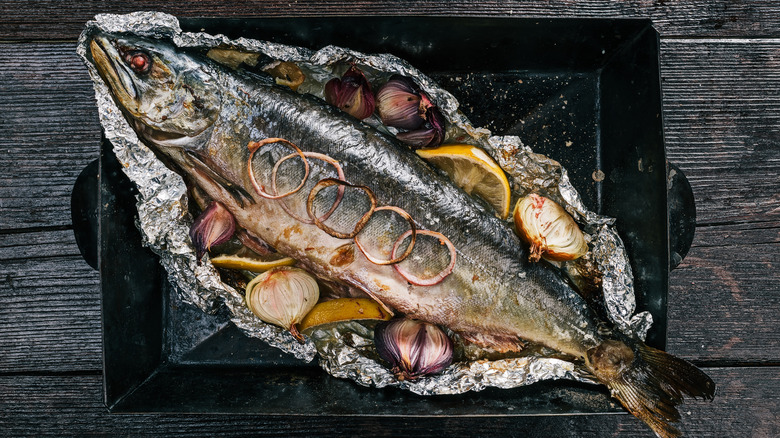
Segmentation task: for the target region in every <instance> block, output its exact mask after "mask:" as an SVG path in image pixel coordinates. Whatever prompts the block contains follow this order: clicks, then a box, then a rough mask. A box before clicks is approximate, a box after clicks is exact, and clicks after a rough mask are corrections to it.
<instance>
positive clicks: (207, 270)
mask: <svg viewBox="0 0 780 438" xmlns="http://www.w3.org/2000/svg"><path fill="white" fill-rule="evenodd" d="M96 30H101V31H104V32H132V33H134V34H138V35H141V36H147V37H154V38H168V39H171V40H172V41H173V42H174V44H176V45H177V46H179V47H197V48H203V49H211V48H215V47H221V48H224V47H229V48H230V50H236V51H241V52H245V53H249V54H261V55H263V56H264V57H268V58H271V59H274V60H277V61H290V62H295V63H296V64H297V65H298V66H299V67H300V68H301V69H302V70H303V71H304V73H305V74H306V81H305V82H304V83H303V84H301V86H300V87H299V88H298V92H301V93H309V94H313V95H316V96H319V97H322V96H323V88H324V84H325V83H326V82H327V81H328V80H329V79H330V78H332V77H334V76H338V75H340V74H341V73H342V72H343V69H344V66H345V65H351V64H353V63H354V64H355V65H356V66H358V67H359V68H360V69H361V70H362V71H363V72H364V73H365V74H366V76H367V77H368V79H369V80H370V81H374V82H376V83H381V82H383V81H384V80H386V79H388V78H389V77H390V76H391V75H393V74H401V75H404V76H408V77H410V78H412V79H414V80H415V82H417V83H418V84H419V85H420V87H421V88H422V89H423V90H424V91H425V92H426V93H427V94H428V95H429V96H430V97H431V99H432V101H433V102H434V103H435V104H436V105H437V106H438V107H439V108H440V109H441V111H442V114H444V116H445V118H446V119H447V122H448V125H447V126H448V128H447V133H446V135H447V137H448V138H459V139H462V138H466V139H467V140H466V142H468V143H471V144H474V145H477V146H480V147H482V148H484V149H485V150H486V151H487V152H488V153H489V154H490V155H491V156H492V157H493V158H494V159H496V161H497V162H498V163H499V164H500V165H501V167H502V168H503V169H504V170H505V171H506V173H507V176H508V177H509V181H510V184H511V186H512V198H513V200H516V199H518V198H519V197H521V196H524V195H526V194H528V193H530V192H537V193H543V194H544V195H545V196H548V197H550V198H552V199H553V200H555V201H556V202H558V203H559V204H561V205H562V206H563V207H564V208H565V209H566V210H567V211H568V212H569V213H570V214H571V215H572V216H573V217H574V218H575V220H576V221H577V222H578V223H579V224H580V226H581V228H582V229H583V230H584V231H585V232H586V235H587V238H588V239H589V242H590V244H591V247H592V251H591V252H590V253H589V255H588V259H587V260H586V261H585V262H586V264H585V265H583V264H579V265H575V264H571V262H567V263H564V264H562V265H561V269H562V270H563V271H564V272H566V273H567V274H568V275H569V276H570V277H572V279H573V280H574V281H575V282H576V281H577V280H578V279H580V280H582V279H583V278H585V280H583V281H587V278H586V277H588V275H589V274H592V272H584V271H589V270H590V271H592V270H593V269H596V270H598V271H600V276H599V281H600V286H601V289H603V299H604V302H605V308H606V309H607V311H608V314H609V317H610V318H611V320H612V322H613V323H615V325H616V326H617V327H619V328H620V329H621V330H623V331H624V332H628V333H634V334H637V335H639V336H640V337H642V338H644V335H645V334H646V333H647V330H648V329H649V327H650V324H651V323H652V318H651V316H650V314H649V313H647V312H642V313H639V314H634V312H635V310H636V304H635V297H634V290H633V277H632V274H631V269H630V265H629V261H628V257H627V255H626V251H625V248H624V246H623V243H622V241H621V239H620V237H619V236H618V234H617V232H616V231H615V229H614V227H613V226H612V225H613V223H614V220H613V219H610V218H607V217H603V216H599V215H597V214H595V213H593V212H591V211H589V210H588V209H587V208H585V206H584V205H583V203H582V201H581V199H580V196H579V194H578V193H577V191H576V190H575V189H574V187H573V186H572V184H571V183H570V181H569V178H568V174H567V172H566V169H564V168H563V167H562V166H561V165H560V164H559V163H558V162H556V161H554V160H552V159H550V158H548V157H545V156H543V155H539V154H535V153H534V152H533V151H532V150H531V149H530V148H529V147H527V146H525V145H523V143H522V142H521V141H520V139H519V138H518V137H513V136H492V135H491V133H490V131H488V130H486V129H482V128H477V127H474V126H472V125H471V123H470V122H469V121H468V119H467V118H466V117H465V116H464V115H463V114H462V113H461V112H460V111H459V110H458V106H459V105H458V102H457V100H455V98H454V97H453V96H452V95H451V94H450V93H448V92H447V91H445V90H443V89H441V88H439V87H438V86H437V85H436V84H435V83H434V82H433V81H432V80H431V79H430V78H428V77H427V76H425V75H424V74H422V73H421V72H420V71H418V70H417V69H415V68H414V67H412V66H411V65H409V64H408V63H407V62H405V61H403V60H401V59H399V58H396V57H394V56H392V55H387V54H381V55H367V54H363V53H359V52H355V51H353V50H349V49H345V48H341V47H335V46H328V47H325V48H323V49H321V50H318V51H316V52H315V51H311V50H308V49H304V48H300V47H292V46H287V45H283V44H277V43H271V42H265V41H256V40H251V39H246V38H239V39H235V40H231V39H228V38H227V37H225V36H223V35H209V34H205V33H189V32H183V31H182V30H181V28H180V26H179V22H178V20H177V19H176V18H175V17H173V16H171V15H167V14H163V13H155V12H137V13H132V14H127V15H98V16H96V17H95V20H94V21H90V22H89V23H87V26H86V29H85V31H84V32H83V33H82V35H81V37H80V39H79V44H78V48H77V51H78V53H79V55H80V56H81V57H82V58H84V59H85V61H86V60H87V57H86V53H87V37H88V35H90V34H91V33H93V32H94V31H96ZM86 64H87V66H88V69H89V74H90V76H91V77H92V79H93V81H94V87H95V96H96V100H97V104H98V109H99V116H100V121H101V124H102V125H103V129H104V131H105V135H106V138H108V140H110V141H111V143H112V144H113V145H114V152H115V153H116V156H117V159H118V160H119V161H120V162H121V163H122V165H123V169H124V171H125V173H126V174H127V176H128V177H129V178H130V179H131V180H132V181H133V182H134V183H135V184H136V185H137V186H138V189H139V195H138V203H137V208H138V221H137V226H138V228H139V229H140V230H141V234H142V236H143V240H144V244H145V245H147V246H149V247H150V248H151V249H152V250H153V251H154V252H155V253H156V254H158V255H159V257H160V261H161V263H162V264H163V266H164V267H165V269H166V271H167V272H168V274H169V278H170V279H171V281H172V283H173V284H174V285H176V287H177V291H178V293H179V295H180V298H181V299H182V300H183V301H185V302H187V303H190V304H192V305H194V306H196V307H198V308H200V309H201V310H203V311H204V312H209V313H213V312H214V311H216V310H217V309H219V307H220V306H226V307H227V308H228V309H229V310H230V313H231V315H232V317H231V320H232V322H233V323H234V324H235V325H236V326H238V327H239V328H240V329H241V330H242V331H243V332H244V333H245V334H247V335H248V336H253V337H257V338H260V339H262V340H264V341H265V342H267V343H268V344H269V345H272V346H274V347H277V348H279V349H281V350H283V351H285V352H288V353H290V354H293V355H294V356H295V357H297V358H299V359H301V360H305V361H311V360H313V359H314V358H315V357H317V355H319V360H320V364H321V366H322V367H323V368H324V369H325V370H326V371H327V372H328V373H330V374H332V375H333V376H336V377H342V378H348V379H352V380H354V381H355V382H357V383H359V384H361V385H365V386H372V385H373V386H376V387H385V386H399V387H402V388H405V389H408V390H409V391H412V392H414V393H417V394H422V395H431V394H458V393H463V392H466V391H479V390H482V389H484V388H486V387H491V386H493V387H499V388H513V387H517V386H522V385H528V384H531V383H534V382H538V381H541V380H547V379H571V380H578V381H585V382H590V381H591V380H590V379H589V378H588V377H587V375H586V373H585V372H584V371H583V370H582V369H581V368H580V366H579V365H577V364H575V363H571V362H567V361H564V360H560V359H556V358H551V357H547V356H546V354H545V352H544V349H536V350H535V349H529V351H528V352H527V353H524V354H523V355H522V356H516V357H511V358H502V359H496V360H484V359H482V360H465V361H460V362H456V363H453V364H452V365H451V366H450V367H449V368H447V369H446V370H445V371H444V372H442V373H441V374H438V375H434V376H428V377H424V378H421V379H418V380H415V381H399V380H398V379H396V378H395V377H394V376H393V375H392V373H390V371H389V370H388V369H387V368H386V367H385V366H384V365H382V364H381V363H380V362H379V359H378V356H377V355H376V351H375V349H374V343H373V327H372V325H371V324H363V323H357V322H348V323H339V324H332V325H327V326H324V327H323V328H321V329H318V330H315V331H314V332H313V333H312V334H311V337H310V338H309V339H307V341H306V343H305V344H300V343H299V342H298V341H296V340H295V339H294V338H293V337H292V336H291V335H290V334H289V333H288V332H287V331H286V330H284V329H281V328H278V327H276V326H273V325H270V324H265V323H263V322H262V321H260V320H259V319H258V318H257V317H255V316H254V314H252V312H251V311H250V310H249V309H248V308H247V307H246V306H245V304H244V297H243V294H242V293H241V292H240V291H237V290H235V289H233V288H232V287H230V286H228V285H225V284H224V283H222V281H220V277H219V274H218V273H217V271H216V269H215V268H214V267H213V266H212V264H211V263H210V262H208V261H206V262H204V263H201V264H198V263H197V259H196V256H195V250H194V248H193V247H192V244H191V242H190V238H189V235H188V231H189V226H190V224H191V222H192V218H191V217H190V216H189V214H188V210H187V202H188V200H187V190H186V187H185V184H184V182H183V180H182V179H181V178H180V177H179V175H177V174H175V173H174V172H172V171H170V170H169V169H168V168H167V167H165V166H164V165H163V164H162V163H161V162H160V161H158V160H157V159H156V158H155V156H154V154H153V153H152V152H151V151H150V150H149V149H148V148H146V146H144V145H143V144H142V143H141V142H140V141H139V140H138V138H137V137H136V134H135V132H134V131H133V130H132V128H131V127H130V126H129V125H128V124H127V122H126V121H125V119H124V117H123V116H122V114H121V113H120V111H119V109H118V108H117V107H116V106H115V104H114V102H113V100H112V98H111V96H110V94H109V90H108V88H107V87H106V85H105V84H104V83H103V82H102V80H101V79H100V76H99V75H98V74H97V72H96V71H95V69H94V67H92V65H91V63H90V62H86ZM366 122H367V123H369V124H372V125H374V126H376V127H377V128H379V129H383V130H387V128H384V127H383V126H380V122H379V120H378V119H377V118H376V117H375V116H374V117H372V118H369V119H367V120H366ZM390 132H391V133H392V130H390ZM583 266H586V267H585V268H583ZM453 337H454V338H455V339H456V340H457V336H456V335H454V334H453Z"/></svg>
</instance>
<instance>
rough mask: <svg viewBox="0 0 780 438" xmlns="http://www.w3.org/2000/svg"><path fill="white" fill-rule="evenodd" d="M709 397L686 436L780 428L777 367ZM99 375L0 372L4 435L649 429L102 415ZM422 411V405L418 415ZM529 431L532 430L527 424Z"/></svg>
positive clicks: (627, 419)
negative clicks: (38, 374)
mask: <svg viewBox="0 0 780 438" xmlns="http://www.w3.org/2000/svg"><path fill="white" fill-rule="evenodd" d="M707 372H708V373H709V374H710V375H711V376H712V377H713V379H714V380H715V381H716V383H717V384H718V385H719V388H718V393H717V396H716V398H715V400H714V401H713V402H704V401H700V400H698V401H689V402H687V403H686V404H685V405H683V406H682V409H681V412H682V416H683V423H682V426H681V429H682V430H683V431H684V432H686V434H687V436H690V437H724V436H729V437H738V436H746V437H748V436H749V437H772V436H777V434H778V433H780V423H778V421H777V418H778V414H780V410H779V408H778V406H780V400H779V398H780V391H778V390H777V387H778V385H780V377H778V376H780V368H777V367H763V368H712V369H708V370H707ZM101 389H102V387H101V378H100V376H97V375H94V376H93V375H84V376H14V377H2V376H0V426H2V427H3V429H4V432H5V433H6V434H7V435H9V436H19V437H21V436H36V437H37V436H52V435H57V436H59V435H62V434H63V433H67V434H68V435H77V436H81V435H106V436H107V435H123V436H168V435H173V434H175V435H177V436H214V435H218V436H247V435H253V436H254V435H262V436H304V435H306V436H365V435H371V436H433V435H441V434H442V433H446V435H447V436H475V433H478V435H479V436H506V435H507V434H508V435H509V436H526V435H527V434H529V433H530V434H532V435H533V436H534V437H604V436H613V437H648V438H649V437H652V436H654V435H653V434H652V433H651V432H649V430H648V429H647V428H646V427H645V426H644V425H643V424H642V423H641V422H640V421H639V420H637V419H636V418H633V417H631V416H629V415H621V414H617V415H590V416H557V417H549V416H544V417H541V416H534V417H487V418H474V417H472V418H463V417H461V418H457V419H452V418H442V417H434V418H422V417H421V418H395V417H390V418H388V417H384V418H382V417H351V418H345V417H319V416H316V415H307V414H308V413H306V412H301V413H299V414H302V415H300V416H295V417H289V416H250V415H240V416H231V415H158V414H151V415H150V414H138V415H108V414H107V413H106V411H105V408H104V407H103V405H102V402H101V400H102V393H101ZM424 414H425V413H423V412H421V415H424ZM531 431H532V432H531Z"/></svg>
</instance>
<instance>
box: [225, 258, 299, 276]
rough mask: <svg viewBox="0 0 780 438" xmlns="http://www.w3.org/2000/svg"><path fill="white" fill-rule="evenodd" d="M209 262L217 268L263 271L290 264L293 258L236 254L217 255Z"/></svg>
mask: <svg viewBox="0 0 780 438" xmlns="http://www.w3.org/2000/svg"><path fill="white" fill-rule="evenodd" d="M211 264H212V265H214V266H216V267H217V268H226V269H244V270H247V271H251V272H265V271H267V270H269V269H273V268H278V267H279V266H292V265H294V264H295V259H293V258H290V257H283V258H280V259H275V260H259V259H254V258H251V257H242V256H238V255H226V254H222V255H218V256H215V257H212V258H211Z"/></svg>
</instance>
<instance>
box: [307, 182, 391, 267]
mask: <svg viewBox="0 0 780 438" xmlns="http://www.w3.org/2000/svg"><path fill="white" fill-rule="evenodd" d="M334 185H340V186H344V187H351V188H355V189H359V190H362V191H364V192H365V193H366V195H368V199H369V200H370V201H371V207H370V208H369V209H368V211H367V212H365V213H364V214H363V216H361V218H360V220H358V222H357V224H355V228H354V229H353V230H352V231H351V232H350V233H341V232H339V231H336V230H334V229H333V228H330V227H329V226H327V225H325V224H324V220H322V219H320V218H318V217H316V215H315V214H314V211H312V207H313V206H314V199H315V198H316V197H317V193H319V192H320V191H321V190H322V189H325V188H327V187H330V186H334ZM375 209H376V196H374V193H373V192H372V191H371V189H369V188H368V187H366V186H359V185H355V184H350V183H348V182H346V181H343V180H339V179H335V178H325V179H323V180H321V181H319V182H318V183H317V184H316V185H315V186H314V188H312V189H311V191H310V192H309V198H308V199H307V201H306V212H307V213H308V214H309V218H311V219H312V220H313V221H314V224H315V225H317V227H319V229H321V230H322V231H325V232H326V233H328V234H330V235H331V236H333V237H338V238H339V239H352V238H353V237H355V236H356V235H357V233H359V232H360V230H362V229H363V227H364V226H365V225H366V223H367V222H368V220H369V219H371V215H372V214H374V210H375ZM393 257H395V256H393Z"/></svg>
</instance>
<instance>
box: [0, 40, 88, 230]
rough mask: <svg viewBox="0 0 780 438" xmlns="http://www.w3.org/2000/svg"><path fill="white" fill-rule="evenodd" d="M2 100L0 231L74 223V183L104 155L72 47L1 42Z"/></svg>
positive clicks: (83, 73)
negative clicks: (72, 193) (72, 200)
mask: <svg viewBox="0 0 780 438" xmlns="http://www.w3.org/2000/svg"><path fill="white" fill-rule="evenodd" d="M0 102H2V107H3V110H2V113H0V154H2V157H3V159H2V160H0V232H2V230H8V229H15V228H17V229H18V228H28V227H42V226H65V225H69V224H70V223H71V219H70V193H71V191H72V189H73V183H74V182H75V181H76V177H77V176H78V175H79V173H80V172H81V170H82V169H83V168H84V166H86V165H87V164H88V163H89V162H90V161H92V160H94V159H95V158H97V156H98V152H99V150H100V126H99V123H98V119H97V110H96V107H95V97H94V92H93V90H92V81H91V80H90V79H89V76H88V75H87V72H86V69H85V67H84V64H83V62H81V60H80V59H79V58H78V56H77V55H76V53H75V50H74V47H73V44H71V43H68V44H61V43H60V44H46V43H41V44H0Z"/></svg>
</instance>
